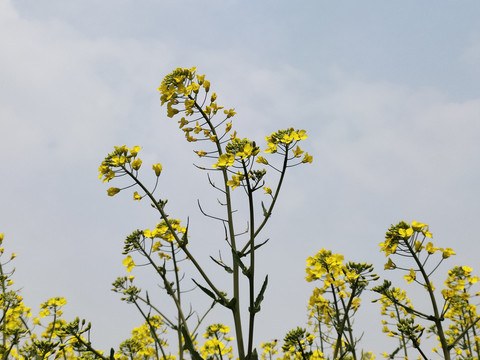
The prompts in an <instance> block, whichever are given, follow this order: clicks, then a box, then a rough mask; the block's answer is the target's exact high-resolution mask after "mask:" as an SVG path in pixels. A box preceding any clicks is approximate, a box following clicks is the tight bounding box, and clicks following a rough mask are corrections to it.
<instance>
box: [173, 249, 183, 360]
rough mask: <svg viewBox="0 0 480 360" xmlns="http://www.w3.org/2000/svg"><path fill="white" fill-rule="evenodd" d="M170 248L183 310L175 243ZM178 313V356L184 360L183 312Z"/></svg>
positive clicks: (179, 302) (179, 301)
mask: <svg viewBox="0 0 480 360" xmlns="http://www.w3.org/2000/svg"><path fill="white" fill-rule="evenodd" d="M170 248H171V251H172V260H173V271H174V272H175V283H176V284H177V286H176V288H177V299H178V304H179V306H180V308H181V306H182V293H181V291H180V279H179V277H178V267H177V256H176V254H175V248H174V246H173V243H170ZM177 313H178V330H177V338H178V355H179V358H180V360H183V337H182V330H181V325H182V323H181V320H180V319H181V310H180V309H178V310H177Z"/></svg>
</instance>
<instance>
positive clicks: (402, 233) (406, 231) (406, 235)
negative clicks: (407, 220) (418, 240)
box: [398, 228, 413, 240]
mask: <svg viewBox="0 0 480 360" xmlns="http://www.w3.org/2000/svg"><path fill="white" fill-rule="evenodd" d="M412 234H413V229H412V228H408V229H398V235H400V236H401V237H402V238H404V239H405V240H407V239H409V238H410V236H412Z"/></svg>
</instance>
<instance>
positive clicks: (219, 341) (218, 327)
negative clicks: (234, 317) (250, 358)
mask: <svg viewBox="0 0 480 360" xmlns="http://www.w3.org/2000/svg"><path fill="white" fill-rule="evenodd" d="M229 332H230V328H229V327H228V326H225V325H223V324H213V325H210V326H208V327H207V330H206V331H205V334H204V335H203V337H204V338H205V339H206V341H205V343H204V344H203V346H202V347H201V349H200V354H201V355H202V357H203V358H204V359H206V360H213V359H215V360H221V359H223V356H227V357H228V358H229V359H233V348H232V346H230V345H229V342H230V341H232V340H233V337H231V336H227V335H228V333H229Z"/></svg>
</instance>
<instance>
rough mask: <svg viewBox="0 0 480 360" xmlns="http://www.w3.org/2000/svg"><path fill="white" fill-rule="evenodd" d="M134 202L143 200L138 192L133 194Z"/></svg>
mask: <svg viewBox="0 0 480 360" xmlns="http://www.w3.org/2000/svg"><path fill="white" fill-rule="evenodd" d="M133 200H142V197H141V196H140V195H138V192H136V191H135V192H134V193H133Z"/></svg>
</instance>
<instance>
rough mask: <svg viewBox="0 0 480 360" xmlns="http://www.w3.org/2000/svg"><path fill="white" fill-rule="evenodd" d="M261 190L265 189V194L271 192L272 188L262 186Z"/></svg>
mask: <svg viewBox="0 0 480 360" xmlns="http://www.w3.org/2000/svg"><path fill="white" fill-rule="evenodd" d="M263 190H265V194H271V193H272V189H270V188H269V187H266V186H264V187H263Z"/></svg>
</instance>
